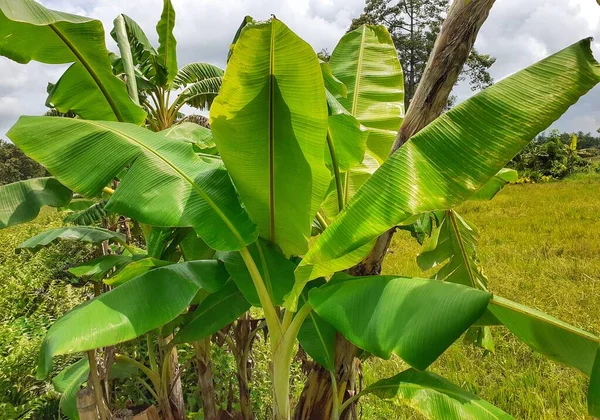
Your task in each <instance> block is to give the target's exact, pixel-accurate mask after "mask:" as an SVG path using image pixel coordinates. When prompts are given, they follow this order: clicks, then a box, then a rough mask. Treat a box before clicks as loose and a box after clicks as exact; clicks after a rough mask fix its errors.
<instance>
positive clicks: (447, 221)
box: [417, 210, 487, 290]
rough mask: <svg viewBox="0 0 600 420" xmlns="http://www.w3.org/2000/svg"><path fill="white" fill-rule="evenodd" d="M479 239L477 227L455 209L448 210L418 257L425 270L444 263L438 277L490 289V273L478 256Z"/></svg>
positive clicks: (436, 275)
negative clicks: (486, 271)
mask: <svg viewBox="0 0 600 420" xmlns="http://www.w3.org/2000/svg"><path fill="white" fill-rule="evenodd" d="M478 241H479V233H478V232H477V229H476V228H475V227H474V226H473V225H471V224H470V223H469V222H467V221H466V220H465V219H463V218H462V217H461V216H460V215H459V214H458V213H456V212H455V211H454V210H447V211H446V212H444V215H443V216H442V218H441V220H439V221H438V227H437V228H436V229H435V230H434V231H433V233H432V234H431V237H430V238H429V241H428V242H427V243H426V244H425V247H424V248H423V252H422V253H421V254H420V255H419V256H418V257H417V263H418V264H419V267H421V269H422V270H429V269H430V268H433V267H436V266H439V265H443V266H442V268H441V269H440V270H439V271H438V272H437V273H436V274H435V278H436V279H438V280H442V281H450V282H453V283H459V284H464V285H465V286H469V287H475V288H477V289H482V290H486V289H487V277H486V276H485V274H483V270H482V268H481V265H480V261H479V258H478V256H477V242H478Z"/></svg>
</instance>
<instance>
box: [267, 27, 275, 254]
mask: <svg viewBox="0 0 600 420" xmlns="http://www.w3.org/2000/svg"><path fill="white" fill-rule="evenodd" d="M273 23H275V21H274V22H273ZM275 28H276V26H275V25H274V24H273V25H271V45H270V52H271V54H270V57H269V217H270V221H269V231H270V232H269V239H270V240H271V242H273V243H275V185H274V184H275V156H274V152H275V138H274V132H273V131H274V120H275V118H274V112H273V104H274V102H275V97H274V94H275V89H274V82H275Z"/></svg>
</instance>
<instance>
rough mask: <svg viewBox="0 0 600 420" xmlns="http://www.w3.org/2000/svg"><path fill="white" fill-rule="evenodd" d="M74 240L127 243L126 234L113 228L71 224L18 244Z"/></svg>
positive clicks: (33, 245) (32, 246)
mask: <svg viewBox="0 0 600 420" xmlns="http://www.w3.org/2000/svg"><path fill="white" fill-rule="evenodd" d="M59 239H62V240H72V241H81V242H90V243H94V244H97V243H100V242H103V241H115V242H118V243H122V244H124V243H125V236H124V235H122V234H120V233H118V232H113V231H112V230H108V229H102V228H99V227H93V226H70V227H61V228H56V229H50V230H47V231H45V232H42V233H39V234H37V235H35V236H34V237H32V238H29V239H27V240H26V241H25V242H23V243H22V244H20V245H19V246H18V249H25V248H30V249H36V248H41V247H45V246H48V245H50V244H51V243H53V242H56V241H57V240H59Z"/></svg>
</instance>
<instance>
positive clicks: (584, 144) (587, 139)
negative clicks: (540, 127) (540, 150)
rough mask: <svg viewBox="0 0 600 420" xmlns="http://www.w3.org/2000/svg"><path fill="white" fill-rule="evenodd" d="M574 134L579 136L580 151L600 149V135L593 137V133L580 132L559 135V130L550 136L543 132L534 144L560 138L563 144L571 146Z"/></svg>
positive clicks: (553, 131) (552, 132)
mask: <svg viewBox="0 0 600 420" xmlns="http://www.w3.org/2000/svg"><path fill="white" fill-rule="evenodd" d="M573 134H575V135H576V136H577V149H578V150H579V149H589V148H592V147H593V148H597V149H598V148H600V135H599V136H598V137H596V136H594V135H592V133H584V132H583V131H578V132H577V133H559V132H558V131H557V130H552V131H551V132H550V133H549V134H546V132H543V133H541V134H540V135H538V136H537V137H536V138H535V140H534V141H533V143H535V144H538V145H540V144H544V143H547V142H548V141H550V140H554V139H555V138H557V137H558V138H559V139H560V141H561V142H562V143H563V144H566V145H569V144H571V138H572V136H573Z"/></svg>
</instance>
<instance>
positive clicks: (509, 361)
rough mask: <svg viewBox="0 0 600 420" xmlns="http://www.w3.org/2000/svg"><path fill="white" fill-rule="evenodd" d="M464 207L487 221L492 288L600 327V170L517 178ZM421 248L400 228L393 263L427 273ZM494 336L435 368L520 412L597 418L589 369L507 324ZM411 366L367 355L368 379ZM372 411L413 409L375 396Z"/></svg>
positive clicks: (476, 219) (484, 239)
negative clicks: (534, 345)
mask: <svg viewBox="0 0 600 420" xmlns="http://www.w3.org/2000/svg"><path fill="white" fill-rule="evenodd" d="M458 211H459V213H460V214H461V215H462V216H464V217H465V218H466V219H467V220H469V221H470V222H472V223H473V224H475V226H477V227H478V228H479V231H480V247H479V251H480V258H481V261H482V265H483V269H484V272H485V273H486V275H487V276H488V278H489V288H490V290H491V291H492V292H493V293H495V294H498V295H500V296H503V297H506V298H509V299H512V300H515V301H517V302H520V303H523V304H526V305H529V306H531V307H534V308H536V309H539V310H541V311H544V312H546V313H548V314H551V315H553V316H556V317H557V318H560V319H562V320H564V321H566V322H569V323H571V324H573V325H575V326H577V327H580V328H583V329H586V330H588V331H590V332H593V333H596V334H599V333H600V236H599V235H598V232H600V217H599V216H600V176H598V175H596V174H590V175H577V176H575V177H573V178H571V179H567V180H564V181H561V182H550V183H545V184H526V185H511V186H508V187H507V188H505V189H504V190H503V191H502V192H501V193H500V194H498V195H497V196H496V197H495V198H494V200H492V201H490V202H469V203H466V204H465V205H463V206H462V207H460V208H459V209H458ZM419 251H420V246H419V245H418V243H417V242H416V241H415V240H414V239H412V238H411V237H410V235H409V234H408V233H406V232H399V233H398V234H397V235H396V236H395V239H394V242H393V245H392V254H391V255H389V256H388V257H387V259H386V264H385V266H384V272H385V273H387V274H391V273H395V274H404V275H410V276H422V275H423V273H422V272H421V271H420V269H419V267H418V266H417V264H416V261H415V256H416V255H417V254H418V253H419ZM494 338H495V340H496V353H495V354H484V352H483V351H482V350H480V349H476V348H473V347H472V346H470V345H465V344H463V343H457V344H455V345H454V346H452V348H450V349H449V350H448V351H447V352H446V353H445V354H444V355H443V356H442V357H441V358H440V359H439V360H438V361H437V362H436V363H435V364H434V365H433V366H432V368H431V370H433V371H434V372H436V373H438V374H440V375H442V376H444V377H446V378H447V379H449V380H451V381H452V382H454V383H456V384H458V385H460V386H462V387H463V388H465V389H467V390H469V391H471V392H474V393H476V394H478V395H480V396H481V397H482V398H484V399H486V400H488V401H490V402H491V403H493V404H495V405H497V406H499V407H500V408H502V409H504V410H505V411H507V412H508V413H510V414H512V415H513V416H515V418H522V419H584V418H589V417H587V416H586V412H587V406H586V400H585V398H586V388H587V380H586V378H585V377H584V375H582V374H581V373H579V372H578V371H576V370H574V369H570V368H566V367H563V366H560V365H558V364H556V363H554V362H551V361H548V360H547V359H546V358H545V357H543V356H541V355H539V354H536V353H534V352H533V351H531V350H530V349H529V348H528V347H527V346H525V345H524V344H522V343H520V342H519V341H518V340H516V338H514V337H513V336H512V335H511V334H510V333H509V332H508V331H506V330H505V329H502V328H497V329H495V330H494ZM404 368H405V366H404V365H403V363H402V362H401V361H399V360H397V359H396V360H394V359H392V360H389V361H376V362H368V363H367V364H366V366H365V372H364V374H365V382H366V383H367V384H368V383H371V382H373V381H374V380H377V379H379V378H383V377H388V376H392V375H394V374H395V373H398V372H399V371H401V370H402V369H404ZM363 412H364V418H368V419H371V418H373V419H379V418H388V419H392V418H399V416H400V414H401V413H402V414H403V415H405V414H408V413H409V411H404V410H398V409H397V408H395V407H394V406H393V405H392V404H391V403H385V402H381V401H380V400H378V399H377V398H376V397H368V399H365V400H364V401H363ZM414 418H420V417H418V416H415V417H414Z"/></svg>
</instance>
